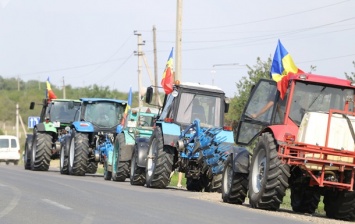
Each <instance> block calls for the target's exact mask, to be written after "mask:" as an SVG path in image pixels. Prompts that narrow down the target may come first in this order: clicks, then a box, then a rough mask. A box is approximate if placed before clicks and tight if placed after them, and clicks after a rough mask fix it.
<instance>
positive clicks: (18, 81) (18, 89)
mask: <svg viewBox="0 0 355 224" xmlns="http://www.w3.org/2000/svg"><path fill="white" fill-rule="evenodd" d="M17 91H20V76H19V75H18V76H17Z"/></svg>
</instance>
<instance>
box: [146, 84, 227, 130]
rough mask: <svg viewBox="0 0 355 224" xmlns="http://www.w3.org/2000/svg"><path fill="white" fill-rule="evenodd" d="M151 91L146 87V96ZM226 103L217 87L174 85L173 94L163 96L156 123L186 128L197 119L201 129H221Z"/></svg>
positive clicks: (223, 95)
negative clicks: (167, 123) (166, 123)
mask: <svg viewBox="0 0 355 224" xmlns="http://www.w3.org/2000/svg"><path fill="white" fill-rule="evenodd" d="M152 91H153V89H152V88H151V87H148V91H147V95H150V94H152ZM149 98H150V97H147V98H146V99H148V100H149ZM227 101H228V100H227V98H226V97H225V94H224V92H223V91H222V90H221V89H219V88H217V87H214V86H207V85H200V84H194V83H181V84H179V85H175V86H174V90H173V92H172V93H171V94H169V95H166V96H165V99H164V104H163V108H162V110H161V113H160V114H159V116H158V122H159V121H160V122H163V121H164V122H169V123H176V124H178V125H181V127H186V126H188V125H190V124H191V123H192V122H193V121H194V120H195V119H196V118H197V119H199V120H200V122H201V126H202V127H222V126H223V125H224V113H227V112H228V105H229V104H228V102H227ZM147 103H150V102H148V101H147Z"/></svg>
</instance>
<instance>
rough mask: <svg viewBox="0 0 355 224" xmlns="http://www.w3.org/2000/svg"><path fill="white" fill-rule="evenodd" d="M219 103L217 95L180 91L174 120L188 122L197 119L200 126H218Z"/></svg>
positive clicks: (219, 115) (219, 99)
mask: <svg viewBox="0 0 355 224" xmlns="http://www.w3.org/2000/svg"><path fill="white" fill-rule="evenodd" d="M221 103H222V101H221V98H219V97H215V96H206V95H197V94H192V93H182V94H181V98H180V105H179V107H178V109H177V110H178V112H177V116H176V121H177V122H180V123H186V124H189V123H192V122H193V121H194V120H195V119H199V120H200V122H201V126H216V127H220V126H221V125H222V124H221V117H222V115H223V114H221Z"/></svg>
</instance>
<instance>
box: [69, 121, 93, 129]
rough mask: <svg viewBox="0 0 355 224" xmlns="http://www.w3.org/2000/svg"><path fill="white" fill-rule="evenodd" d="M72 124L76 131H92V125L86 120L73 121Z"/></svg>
mask: <svg viewBox="0 0 355 224" xmlns="http://www.w3.org/2000/svg"><path fill="white" fill-rule="evenodd" d="M72 126H73V127H74V128H75V130H76V131H78V132H94V125H92V124H91V123H90V122H86V121H74V122H73V123H72Z"/></svg>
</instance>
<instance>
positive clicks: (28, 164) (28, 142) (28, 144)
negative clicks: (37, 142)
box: [23, 137, 32, 170]
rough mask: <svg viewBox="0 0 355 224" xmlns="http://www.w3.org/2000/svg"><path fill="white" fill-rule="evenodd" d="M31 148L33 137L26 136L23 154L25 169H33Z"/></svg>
mask: <svg viewBox="0 0 355 224" xmlns="http://www.w3.org/2000/svg"><path fill="white" fill-rule="evenodd" d="M31 148H32V137H31V138H26V142H25V152H24V154H23V165H24V168H25V170H30V169H31Z"/></svg>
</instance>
